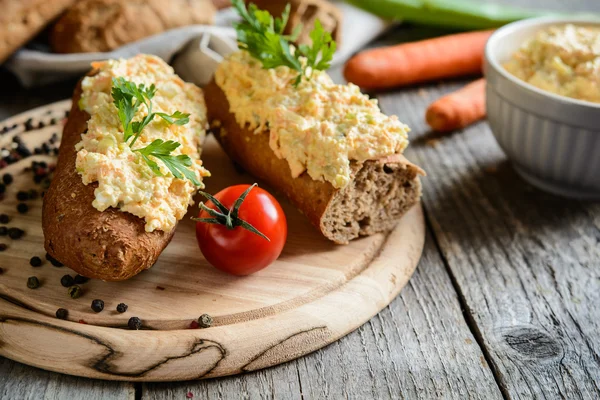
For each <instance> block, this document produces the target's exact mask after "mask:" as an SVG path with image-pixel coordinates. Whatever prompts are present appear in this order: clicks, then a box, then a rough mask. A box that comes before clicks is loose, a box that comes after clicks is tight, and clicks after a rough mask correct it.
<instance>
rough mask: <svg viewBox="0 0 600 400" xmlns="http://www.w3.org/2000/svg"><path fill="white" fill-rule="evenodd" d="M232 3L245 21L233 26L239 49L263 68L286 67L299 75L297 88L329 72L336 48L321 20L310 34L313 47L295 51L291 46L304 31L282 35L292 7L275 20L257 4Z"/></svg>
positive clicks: (240, 1)
mask: <svg viewBox="0 0 600 400" xmlns="http://www.w3.org/2000/svg"><path fill="white" fill-rule="evenodd" d="M232 3H233V6H234V7H235V9H236V10H237V12H238V14H239V15H240V16H241V17H242V22H238V23H236V24H234V27H235V30H236V32H237V40H238V46H239V47H240V48H241V49H242V50H246V51H247V52H248V53H250V55H251V56H252V57H254V58H256V59H257V60H259V61H260V62H261V63H262V66H263V68H266V69H270V68H276V67H279V66H286V67H288V68H291V69H293V70H294V71H297V72H298V76H297V77H296V79H295V80H294V83H293V84H294V86H298V85H299V84H300V82H301V81H302V78H306V79H310V78H311V75H312V72H313V71H314V70H326V69H327V68H329V66H330V64H331V60H332V58H333V54H334V53H335V49H336V44H335V41H333V38H332V37H331V34H330V33H329V32H326V31H325V29H323V26H322V25H321V23H320V22H319V20H317V21H315V28H314V29H313V31H312V32H311V33H310V38H311V39H312V45H311V46H308V45H301V46H299V47H298V48H297V49H295V48H294V47H293V46H292V42H293V41H294V40H296V38H297V37H298V35H299V34H300V30H301V29H302V27H301V26H300V25H299V26H297V27H296V28H295V29H294V32H293V33H292V35H284V34H283V31H284V29H285V26H286V25H287V22H288V18H289V15H290V5H289V4H288V5H287V6H286V7H285V10H284V12H283V13H282V14H281V17H280V18H273V17H272V16H271V15H270V14H269V13H268V12H267V11H264V10H259V9H258V7H256V5H255V4H252V3H251V4H250V5H249V6H248V8H246V5H245V4H244V2H243V0H233V1H232ZM300 57H305V58H306V62H305V63H303V62H302V61H301V58H300Z"/></svg>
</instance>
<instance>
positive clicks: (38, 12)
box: [0, 0, 75, 64]
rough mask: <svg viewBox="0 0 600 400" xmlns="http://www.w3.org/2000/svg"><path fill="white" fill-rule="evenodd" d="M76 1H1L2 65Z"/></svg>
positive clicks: (0, 54)
mask: <svg viewBox="0 0 600 400" xmlns="http://www.w3.org/2000/svg"><path fill="white" fill-rule="evenodd" d="M74 2H75V0H17V1H15V0H2V1H0V10H2V13H1V14H0V64H1V63H3V62H4V61H5V60H6V59H7V58H8V57H9V56H10V55H11V54H12V53H14V52H15V50H17V49H18V48H19V47H21V46H23V45H24V44H25V43H27V42H28V41H29V40H31V39H32V38H33V37H34V36H35V35H37V34H38V33H39V32H40V31H41V30H42V29H43V28H44V27H45V26H46V25H48V24H49V23H50V22H51V21H52V20H54V19H55V18H56V17H58V16H59V15H60V14H61V13H62V12H63V11H64V10H66V9H67V7H69V6H70V5H71V4H73V3H74Z"/></svg>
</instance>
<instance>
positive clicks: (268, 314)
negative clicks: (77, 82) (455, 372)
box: [0, 101, 425, 381]
mask: <svg viewBox="0 0 600 400" xmlns="http://www.w3.org/2000/svg"><path fill="white" fill-rule="evenodd" d="M68 106H69V102H68V101H65V102H60V103H55V104H54V105H49V106H46V107H42V108H38V109H35V110H32V111H30V112H27V113H24V114H20V115H18V116H16V117H14V118H11V119H9V120H7V121H5V122H4V125H5V126H9V127H10V126H12V125H13V124H17V125H18V127H17V128H15V129H11V130H9V132H7V133H5V134H3V135H2V136H1V137H0V146H2V147H3V148H6V147H7V146H10V143H11V142H12V139H13V138H14V137H15V136H19V137H20V138H21V140H22V141H23V142H24V143H25V144H27V145H29V146H30V147H31V146H32V145H33V143H36V142H37V143H40V142H42V141H44V140H46V139H47V138H48V137H49V136H50V135H51V133H53V132H56V130H57V126H56V125H51V124H49V120H50V119H57V117H58V116H64V113H65V110H66V109H67V107H68ZM25 120H29V125H33V126H34V127H37V126H38V124H39V123H40V121H41V122H43V127H41V128H39V129H38V128H35V129H30V130H27V131H23V127H22V126H21V125H20V124H22V123H23V122H24V121H25ZM42 158H43V159H44V160H45V161H46V162H48V163H49V164H51V163H53V162H54V160H53V159H52V158H51V157H49V156H32V157H30V158H27V159H23V160H21V161H18V162H16V163H13V164H11V165H9V166H7V167H5V168H3V170H2V173H10V174H12V176H13V177H14V182H13V183H12V184H11V185H9V186H7V189H6V193H5V194H4V195H5V199H4V200H3V201H2V202H1V203H0V212H1V213H6V214H8V215H9V216H10V218H11V220H10V222H9V226H17V227H20V228H21V229H24V230H25V232H26V235H25V236H24V237H23V238H22V239H21V240H9V243H8V248H7V249H6V250H5V251H4V252H3V253H2V255H1V256H0V261H1V262H2V265H3V267H4V272H3V274H2V276H1V280H0V338H1V339H2V345H1V346H0V354H2V355H4V356H7V357H9V358H12V359H15V360H18V361H22V362H26V363H29V364H32V365H35V366H39V367H42V368H45V369H50V370H54V371H59V372H63V373H68V374H73V375H79V376H88V377H96V378H104V379H114V380H140V381H166V380H184V379H197V378H203V377H215V376H222V375H230V374H235V373H240V372H249V371H255V370H258V369H261V368H265V367H269V366H272V365H276V364H279V363H282V362H285V361H289V360H291V359H294V358H296V357H299V356H301V355H304V354H307V353H309V352H311V351H314V350H316V349H318V348H320V347H322V346H324V345H326V344H328V343H331V342H332V341H334V340H337V339H339V338H340V337H342V336H344V335H345V334H347V333H348V332H350V331H352V330H354V329H356V328H357V327H358V326H360V325H362V324H363V323H364V322H366V321H367V320H368V319H370V318H371V317H372V316H373V315H374V314H376V313H377V312H378V311H379V310H381V308H383V307H385V306H386V305H387V304H389V302H390V301H391V300H392V299H393V298H394V297H395V296H396V295H397V294H398V292H399V291H400V290H401V289H402V287H404V285H405V284H406V282H407V281H408V279H409V278H410V276H411V275H412V273H413V271H414V268H415V267H416V264H417V262H418V260H419V257H420V255H421V250H422V248H423V240H424V235H425V230H424V220H423V215H422V212H421V209H420V206H416V207H415V208H413V209H412V210H411V211H409V212H408V213H407V215H406V217H405V218H403V219H402V221H401V222H400V223H399V224H398V225H397V227H396V228H395V229H393V230H392V231H391V232H389V233H387V234H385V235H384V234H379V235H373V236H370V237H366V238H363V239H360V240H356V241H353V242H352V243H350V244H349V245H346V246H339V245H335V244H332V243H330V242H328V241H327V240H326V239H324V238H323V237H322V236H321V235H320V234H319V233H318V232H317V231H316V230H314V229H313V228H312V227H311V226H310V225H309V222H308V221H307V220H306V218H304V217H303V216H302V215H301V214H300V213H299V212H298V211H296V210H294V209H293V208H292V207H291V205H290V204H288V203H287V202H285V201H284V200H282V199H281V198H280V199H279V200H280V202H281V204H282V206H283V208H284V210H285V211H286V216H287V220H288V228H289V229H288V241H287V243H286V247H285V248H284V251H283V253H282V255H281V256H280V258H279V259H278V260H277V261H276V262H275V263H273V265H271V266H270V267H269V268H267V269H265V270H263V271H260V272H258V273H256V274H253V275H252V276H248V277H233V276H230V275H227V274H225V273H223V272H220V271H218V270H216V269H214V268H212V267H210V266H209V265H208V264H207V262H206V261H205V260H204V259H203V257H202V255H201V253H200V251H199V250H198V249H197V244H196V238H195V233H194V227H195V223H194V222H193V221H191V220H190V219H188V218H185V219H184V220H183V221H182V222H181V224H180V225H179V227H178V228H177V232H176V235H175V238H174V240H173V242H172V243H171V244H170V245H169V247H168V248H167V249H166V251H165V252H164V253H163V254H162V255H161V257H160V258H159V260H158V261H157V263H156V264H155V265H154V266H153V267H152V268H151V269H150V270H148V271H145V272H144V273H143V274H140V275H138V276H136V277H134V278H132V279H129V280H127V281H123V282H101V281H95V280H93V281H90V282H89V283H86V284H85V285H83V287H84V293H83V295H82V297H80V298H78V299H76V300H74V299H71V298H69V297H68V296H67V294H66V289H65V288H63V287H62V286H61V285H60V278H61V276H62V275H63V274H65V273H69V272H70V271H69V270H68V269H67V268H56V267H52V266H50V265H49V262H45V263H44V265H42V266H41V267H38V268H33V267H31V266H29V265H28V264H29V259H30V257H31V256H33V255H38V256H42V258H43V250H42V247H41V243H42V239H43V238H42V233H41V227H40V216H41V215H40V214H41V212H40V209H41V207H40V205H41V200H40V199H38V200H32V201H29V202H28V204H29V212H27V213H26V214H25V215H21V214H18V213H17V212H16V203H17V200H16V193H17V191H19V190H28V189H30V188H31V186H32V183H31V180H32V173H31V171H26V170H25V169H24V168H25V167H26V166H28V165H30V163H31V160H32V159H36V160H38V161H39V160H41V159H42ZM203 161H204V163H205V165H206V166H207V168H209V169H210V170H212V172H213V174H212V176H211V179H210V181H211V182H209V183H208V186H207V190H208V191H209V192H213V193H214V192H217V191H219V190H220V189H221V188H223V187H227V186H230V185H231V184H234V183H236V184H238V183H242V182H252V181H253V179H252V178H251V177H249V176H248V175H245V174H240V173H239V172H236V171H235V169H234V167H233V165H232V163H231V162H230V161H229V159H228V158H227V157H226V156H225V154H224V153H223V152H222V150H221V149H220V147H218V145H217V144H216V141H215V140H214V138H212V137H211V138H210V139H209V140H207V143H206V145H205V146H204V149H203ZM196 213H197V211H191V214H196ZM29 276H36V277H38V278H39V280H40V282H41V286H40V287H39V288H37V289H35V290H31V289H29V288H27V286H26V285H25V283H26V281H27V278H28V277H29ZM95 298H100V299H103V300H104V301H105V307H106V309H105V311H103V312H101V313H94V312H93V311H92V310H91V308H90V303H91V301H92V299H95ZM119 302H125V303H126V304H128V305H129V310H128V312H127V313H125V314H118V313H117V312H116V311H115V306H116V304H118V303H119ZM59 307H63V308H67V309H68V310H69V315H68V320H67V321H63V320H59V319H57V318H56V317H55V316H54V313H55V312H56V310H57V309H58V308H59ZM203 313H207V314H209V315H211V316H212V317H213V326H212V327H210V328H208V329H202V330H197V329H188V328H189V326H190V323H191V322H192V321H194V320H196V319H197V318H198V316H199V315H200V314H203ZM134 315H135V316H138V317H139V318H141V319H142V320H143V321H144V322H143V325H144V328H145V329H144V330H142V331H128V330H124V329H120V328H123V327H125V326H126V322H127V320H128V319H129V318H130V317H131V316H134ZM78 321H80V322H81V321H84V322H85V323H77V322H78ZM40 338H43V340H40ZM66 343H68V344H69V345H68V347H67V348H65V346H66ZM50 344H52V345H50Z"/></svg>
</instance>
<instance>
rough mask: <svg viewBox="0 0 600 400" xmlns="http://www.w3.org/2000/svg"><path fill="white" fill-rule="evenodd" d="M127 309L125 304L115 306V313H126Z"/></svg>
mask: <svg viewBox="0 0 600 400" xmlns="http://www.w3.org/2000/svg"><path fill="white" fill-rule="evenodd" d="M127 308H128V307H127V304H125V303H119V304H118V305H117V312H119V313H121V314H123V313H124V312H126V311H127Z"/></svg>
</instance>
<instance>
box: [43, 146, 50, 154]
mask: <svg viewBox="0 0 600 400" xmlns="http://www.w3.org/2000/svg"><path fill="white" fill-rule="evenodd" d="M42 152H43V153H44V154H48V153H50V145H49V144H48V143H42Z"/></svg>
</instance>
